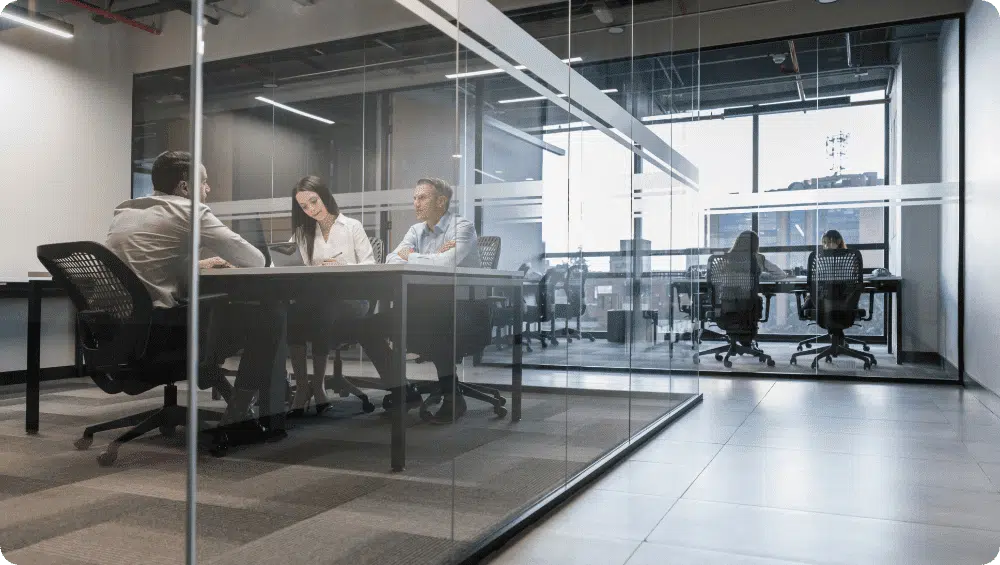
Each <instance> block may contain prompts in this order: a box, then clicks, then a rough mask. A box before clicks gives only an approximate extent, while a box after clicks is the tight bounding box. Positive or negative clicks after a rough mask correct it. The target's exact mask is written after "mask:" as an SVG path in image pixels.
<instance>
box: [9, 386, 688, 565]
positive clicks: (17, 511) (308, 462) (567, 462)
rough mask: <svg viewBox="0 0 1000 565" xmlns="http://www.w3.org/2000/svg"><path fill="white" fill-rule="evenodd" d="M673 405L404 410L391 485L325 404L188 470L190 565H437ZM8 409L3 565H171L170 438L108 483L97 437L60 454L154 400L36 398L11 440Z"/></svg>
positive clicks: (385, 431) (138, 450)
mask: <svg viewBox="0 0 1000 565" xmlns="http://www.w3.org/2000/svg"><path fill="white" fill-rule="evenodd" d="M530 373H531V372H530V371H528V372H526V377H529V376H530ZM528 380H530V379H528ZM22 388H23V387H22ZM183 396H184V395H183V393H182V395H181V397H182V398H183ZM689 396H690V395H688V394H677V393H674V394H667V393H662V394H655V393H648V394H643V395H641V396H640V395H633V396H631V397H630V396H628V395H622V394H620V393H619V394H617V395H616V394H611V393H602V392H600V391H588V392H586V393H581V392H577V393H574V394H563V393H558V392H555V391H553V392H552V393H544V392H537V391H535V392H531V393H526V394H525V396H524V411H523V419H522V421H521V422H518V423H516V424H512V423H511V422H510V420H509V419H506V420H497V419H496V418H495V416H494V415H493V413H492V409H491V408H490V407H489V406H486V405H484V404H481V403H477V402H474V401H470V404H469V408H470V410H469V413H468V414H467V415H466V416H465V418H463V419H462V420H461V421H460V422H459V423H458V424H456V425H453V426H434V425H430V424H426V423H423V422H421V421H420V419H419V417H418V416H417V413H416V411H413V412H411V414H410V418H411V420H410V422H409V427H408V432H407V438H408V441H407V468H406V470H405V471H404V472H401V473H391V472H389V420H388V418H385V417H384V416H381V415H380V413H381V409H379V410H377V411H376V412H375V413H374V414H363V413H362V412H361V406H360V403H359V402H358V401H357V400H355V399H339V398H337V399H336V400H334V405H335V407H334V409H333V410H331V411H330V412H327V413H326V414H324V415H323V416H321V417H313V418H307V419H304V420H299V421H298V422H297V423H296V424H295V428H294V429H292V430H290V435H289V437H288V438H287V439H286V440H284V441H281V442H276V443H272V444H264V445H255V446H249V447H245V448H237V449H234V450H233V451H231V452H230V454H229V455H228V456H227V457H224V458H214V457H212V456H210V455H208V454H207V453H202V454H201V455H200V457H199V460H198V471H199V473H198V500H199V505H198V533H199V535H198V553H199V556H200V558H199V562H201V563H206V564H211V565H229V564H232V565H236V564H239V565H245V564H247V563H291V564H302V565H312V564H317V565H318V564H321V563H322V564H329V563H337V564H339V563H344V564H348V563H350V564H352V565H359V564H366V563H372V564H376V563H377V564H379V565H392V564H397V563H399V564H403V563H406V564H421V563H427V564H436V563H446V562H449V561H450V560H452V559H453V558H454V557H455V556H456V555H458V554H461V553H462V552H464V551H466V550H467V549H468V548H469V546H470V544H473V543H474V542H475V541H476V540H478V539H480V538H481V537H482V536H484V535H487V534H488V533H490V532H492V531H494V530H495V529H496V528H497V527H498V526H499V525H501V524H503V523H504V522H506V521H507V520H509V519H510V518H511V517H512V516H514V515H516V514H518V513H519V511H520V510H521V509H522V508H524V507H525V506H526V505H529V504H531V503H532V502H534V501H535V500H537V499H538V498H539V497H540V496H542V495H544V494H546V493H547V492H549V491H551V490H552V489H553V488H555V487H557V486H559V485H560V484H561V483H563V482H564V481H566V480H567V478H569V477H571V476H572V475H573V474H575V473H577V472H578V471H579V470H581V469H582V468H584V467H585V466H586V465H587V464H589V463H590V462H592V461H594V460H595V459H596V458H598V457H599V456H601V455H602V454H604V453H606V452H607V451H608V450H610V449H612V448H614V447H616V446H617V445H619V444H620V443H621V442H623V441H625V440H626V439H627V438H628V437H629V436H630V435H631V434H632V433H634V432H636V431H638V430H639V429H641V428H642V427H644V426H645V425H647V424H648V423H650V422H652V421H653V420H655V419H656V418H658V417H659V416H661V415H663V414H664V413H666V412H668V411H669V410H671V409H672V408H674V407H675V406H677V405H678V404H680V403H681V402H683V401H684V400H686V399H687V398H688V397H689ZM200 398H201V402H203V403H204V405H206V406H209V407H213V406H214V407H219V408H221V404H220V403H218V402H212V401H211V398H210V396H209V395H208V394H207V393H206V394H203V395H202V396H201V397H200ZM373 400H375V402H376V404H378V403H379V398H376V397H375V396H373ZM23 402H24V400H23V392H22V391H21V390H18V388H15V387H7V388H6V389H3V388H0V548H2V549H3V554H4V555H5V556H6V557H7V558H8V559H10V560H11V561H12V562H14V563H18V564H19V565H24V564H29V565H31V564H48V563H52V564H55V563H59V564H66V563H69V564H71V565H78V564H90V565H98V564H112V563H114V564H116V565H117V564H120V563H143V564H144V565H145V564H160V563H163V564H179V563H183V562H184V558H183V550H184V527H185V520H184V512H185V492H186V491H185V481H186V474H185V473H186V459H185V451H184V443H183V441H184V440H183V434H178V437H175V438H173V439H168V438H165V437H163V436H160V435H158V434H155V433H154V434H150V435H149V436H148V437H146V438H143V439H140V440H137V441H135V442H132V443H130V444H127V445H126V446H124V447H123V448H122V449H121V452H120V455H119V459H118V461H117V463H116V464H115V466H114V467H111V468H102V467H100V466H98V464H97V462H96V460H95V458H96V456H97V454H98V453H99V452H100V451H101V449H103V446H104V445H106V443H107V442H108V441H109V440H110V439H111V438H112V437H113V436H114V434H113V433H105V434H99V435H98V436H97V438H96V441H95V443H94V446H93V447H92V448H91V449H90V450H89V451H76V450H75V449H74V447H73V440H74V439H76V438H77V437H79V435H80V434H81V432H82V430H83V428H84V427H85V426H86V425H88V424H92V423H96V422H100V421H104V420H108V419H111V418H114V417H117V416H120V415H125V414H130V413H135V412H139V411H142V410H146V409H149V408H152V407H155V406H156V405H158V404H159V403H160V402H161V396H160V393H159V392H158V391H156V392H152V393H150V394H146V395H142V396H139V397H125V396H113V397H112V396H108V395H106V394H104V393H103V392H101V391H100V390H98V389H97V388H96V387H94V386H93V385H92V384H89V382H88V381H61V382H58V383H45V388H44V389H43V396H42V403H41V410H42V415H41V433H40V434H38V435H37V436H27V435H25V433H24V420H23V418H24V407H23Z"/></svg>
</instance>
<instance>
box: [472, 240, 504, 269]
mask: <svg viewBox="0 0 1000 565" xmlns="http://www.w3.org/2000/svg"><path fill="white" fill-rule="evenodd" d="M477 247H479V264H480V266H482V268H484V269H496V268H497V265H499V264H500V238H499V237H497V236H495V235H484V236H481V237H480V238H479V241H478V243H477Z"/></svg>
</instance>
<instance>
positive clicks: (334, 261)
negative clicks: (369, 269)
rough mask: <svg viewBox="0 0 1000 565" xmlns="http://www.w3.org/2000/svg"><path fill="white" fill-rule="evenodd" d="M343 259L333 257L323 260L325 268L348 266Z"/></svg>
mask: <svg viewBox="0 0 1000 565" xmlns="http://www.w3.org/2000/svg"><path fill="white" fill-rule="evenodd" d="M346 264H347V263H345V262H344V260H343V259H341V258H340V257H331V258H330V259H324V260H323V266H324V267H339V266H341V265H346Z"/></svg>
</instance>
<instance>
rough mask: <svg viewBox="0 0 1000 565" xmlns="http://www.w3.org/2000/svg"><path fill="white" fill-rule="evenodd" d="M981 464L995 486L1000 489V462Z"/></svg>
mask: <svg viewBox="0 0 1000 565" xmlns="http://www.w3.org/2000/svg"><path fill="white" fill-rule="evenodd" d="M979 466H980V467H981V468H982V469H983V472H984V473H986V476H987V477H988V478H989V479H990V482H991V483H993V486H995V487H996V488H997V489H998V490H1000V463H980V464H979Z"/></svg>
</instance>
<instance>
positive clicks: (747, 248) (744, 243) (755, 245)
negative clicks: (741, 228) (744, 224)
mask: <svg viewBox="0 0 1000 565" xmlns="http://www.w3.org/2000/svg"><path fill="white" fill-rule="evenodd" d="M758 249H760V238H759V237H758V236H757V232H755V231H751V230H747V231H745V232H743V233H741V234H740V235H739V236H738V237H737V238H736V241H734V242H733V247H732V249H730V250H729V252H730V253H753V254H755V255H756V254H757V252H758Z"/></svg>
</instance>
